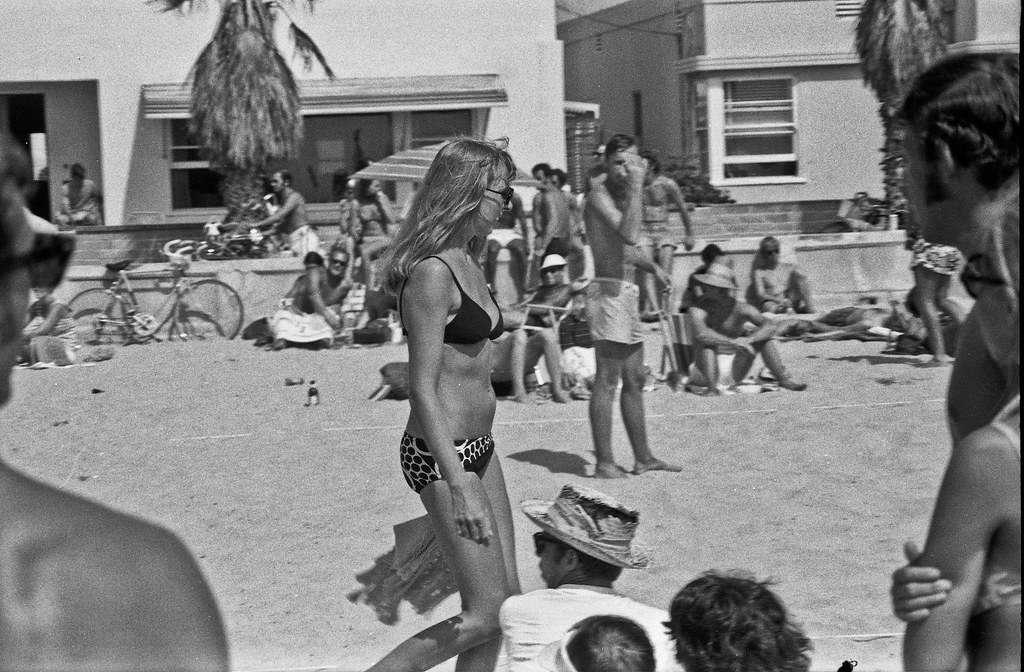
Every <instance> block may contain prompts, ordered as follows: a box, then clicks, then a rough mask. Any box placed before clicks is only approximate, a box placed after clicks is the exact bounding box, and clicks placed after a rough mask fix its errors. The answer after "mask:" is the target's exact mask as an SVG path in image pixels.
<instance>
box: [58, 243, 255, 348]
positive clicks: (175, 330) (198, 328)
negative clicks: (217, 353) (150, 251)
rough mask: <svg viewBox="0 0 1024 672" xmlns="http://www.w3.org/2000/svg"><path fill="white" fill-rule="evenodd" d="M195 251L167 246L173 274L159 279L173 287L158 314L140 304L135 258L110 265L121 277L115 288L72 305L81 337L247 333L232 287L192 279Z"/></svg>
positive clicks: (106, 339)
mask: <svg viewBox="0 0 1024 672" xmlns="http://www.w3.org/2000/svg"><path fill="white" fill-rule="evenodd" d="M193 252H194V243H192V241H181V240H172V241H169V242H167V243H166V244H165V245H164V247H163V253H164V255H165V256H166V257H167V258H168V262H169V267H170V268H169V273H166V272H164V273H161V275H160V276H158V281H159V280H162V279H163V280H171V281H173V285H172V286H171V288H170V291H169V292H168V293H167V296H166V298H164V300H163V301H162V302H161V304H160V306H159V307H158V308H157V309H156V310H155V311H153V312H148V311H145V310H143V309H142V307H141V306H140V303H139V300H138V297H137V296H136V290H135V288H134V287H132V283H131V279H130V275H129V273H128V271H127V269H128V267H129V266H130V265H131V263H132V260H130V259H128V260H125V261H119V262H116V263H113V264H107V265H106V266H107V269H108V270H109V271H110V272H111V273H116V274H117V279H116V280H115V281H114V283H113V284H112V285H111V286H110V287H106V288H101V287H93V288H90V289H86V290H84V291H82V292H79V293H78V294H76V295H75V297H74V298H72V299H71V301H70V302H69V305H70V308H71V317H72V319H74V321H75V324H76V326H77V329H78V337H79V340H80V341H81V342H82V343H86V344H106V343H115V342H122V343H123V344H125V345H127V344H129V343H145V342H147V341H150V340H154V341H162V340H163V338H162V337H161V336H160V335H159V334H160V331H161V330H162V329H163V328H164V327H165V326H166V327H167V331H168V337H169V338H170V339H172V340H173V339H174V338H180V339H181V340H183V341H187V340H193V339H195V340H206V339H214V338H227V339H232V338H234V337H235V336H237V335H238V332H239V331H241V329H242V318H243V315H244V311H243V307H242V299H241V297H239V295H238V292H236V291H235V290H234V289H232V287H231V286H230V285H228V284H226V283H224V282H221V281H220V280H214V279H203V280H195V281H193V280H191V279H190V278H189V277H188V276H187V275H186V273H187V271H188V267H189V265H190V263H191V254H192V253H193Z"/></svg>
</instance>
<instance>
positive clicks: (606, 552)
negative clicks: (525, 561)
mask: <svg viewBox="0 0 1024 672" xmlns="http://www.w3.org/2000/svg"><path fill="white" fill-rule="evenodd" d="M520 508H522V510H523V513H525V514H526V516H527V517H528V518H529V519H530V520H532V521H533V522H534V523H536V524H537V525H538V526H539V527H540V528H541V529H542V530H544V531H545V532H546V533H548V534H550V535H551V536H552V537H554V538H556V539H558V540H559V541H561V542H563V543H564V544H566V545H567V546H570V547H572V548H574V549H576V550H577V551H580V552H581V553H586V554H587V555H589V556H591V557H594V558H597V559H598V560H603V561H605V562H607V563H609V564H611V565H615V566H616V567H623V568H625V569H643V568H645V567H647V566H648V565H649V564H650V554H649V553H648V552H647V551H645V550H641V549H638V548H634V547H633V536H634V534H635V533H636V527H637V525H638V524H639V521H640V513H639V512H638V511H636V510H634V509H630V508H628V507H626V506H625V505H624V504H622V503H621V502H619V501H618V500H616V499H615V498H613V497H610V496H608V495H606V494H604V493H602V492H598V491H597V490H594V489H593V488H587V487H583V486H578V485H565V486H562V490H561V491H560V492H559V493H558V497H557V498H556V499H555V501H553V502H549V501H544V500H539V499H530V500H526V501H524V502H522V504H521V505H520Z"/></svg>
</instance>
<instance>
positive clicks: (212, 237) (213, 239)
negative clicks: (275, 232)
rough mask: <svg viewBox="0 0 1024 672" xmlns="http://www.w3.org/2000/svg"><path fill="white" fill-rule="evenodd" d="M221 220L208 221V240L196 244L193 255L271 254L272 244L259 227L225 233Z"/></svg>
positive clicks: (252, 256) (257, 256) (246, 256)
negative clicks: (222, 229)
mask: <svg viewBox="0 0 1024 672" xmlns="http://www.w3.org/2000/svg"><path fill="white" fill-rule="evenodd" d="M221 226H222V224H221V223H220V222H207V224H206V226H205V227H204V229H205V230H206V240H205V241H203V242H201V243H198V244H197V245H196V248H195V251H194V253H193V256H198V257H199V258H201V259H207V260H216V259H262V258H264V257H266V256H267V255H269V254H270V252H271V244H270V240H269V239H268V237H267V236H266V235H264V234H263V232H261V231H260V230H259V229H251V230H250V231H247V232H241V231H240V232H234V233H225V232H222V231H221V228H220V227H221Z"/></svg>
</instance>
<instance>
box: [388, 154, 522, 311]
mask: <svg viewBox="0 0 1024 672" xmlns="http://www.w3.org/2000/svg"><path fill="white" fill-rule="evenodd" d="M507 145H508V140H507V139H505V138H501V139H499V140H497V141H495V142H489V141H487V140H478V139H474V138H457V139H455V140H452V141H451V142H449V143H448V144H446V145H445V146H444V147H442V148H441V151H439V152H438V153H437V156H436V157H434V161H433V162H432V163H431V164H430V168H429V169H428V170H427V175H426V177H425V178H424V179H423V186H422V187H420V189H419V191H417V192H416V195H415V197H414V198H413V202H412V207H411V208H410V209H409V216H408V217H407V218H406V220H405V224H403V225H402V229H401V230H400V231H399V233H398V235H397V236H396V237H395V240H394V242H393V243H392V244H391V246H390V248H389V250H388V252H387V254H386V257H385V259H384V267H385V268H387V278H386V280H385V288H386V289H387V290H388V291H389V292H390V293H392V294H397V293H398V292H399V290H400V289H401V286H402V283H403V282H405V280H406V279H407V278H408V277H409V275H410V274H411V273H412V269H413V268H414V267H415V266H416V264H417V263H419V262H420V261H421V260H422V259H425V258H426V257H429V256H431V255H433V254H437V253H438V252H440V251H441V250H443V249H445V248H446V247H448V245H450V242H451V239H452V237H453V236H454V235H455V234H456V233H457V232H458V231H459V230H461V229H462V228H463V227H464V226H467V225H468V224H469V222H470V220H471V219H472V218H473V217H475V216H476V214H477V208H479V207H480V202H481V201H482V200H483V198H484V194H485V191H486V189H487V188H488V186H489V185H491V184H493V183H494V182H495V180H498V179H501V178H508V179H509V180H512V179H513V178H514V177H515V176H516V166H515V162H514V161H513V160H512V157H511V155H509V153H508V152H507V151H505V148H506V147H507ZM478 242H479V243H480V244H482V243H483V241H478Z"/></svg>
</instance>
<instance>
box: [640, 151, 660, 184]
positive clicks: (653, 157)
mask: <svg viewBox="0 0 1024 672" xmlns="http://www.w3.org/2000/svg"><path fill="white" fill-rule="evenodd" d="M640 156H642V157H643V158H645V159H647V175H646V176H645V177H646V181H647V182H650V181H652V180H653V179H654V178H655V177H657V176H658V175H661V161H659V160H658V153H657V152H655V151H653V150H650V149H645V150H644V151H642V152H640Z"/></svg>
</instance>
